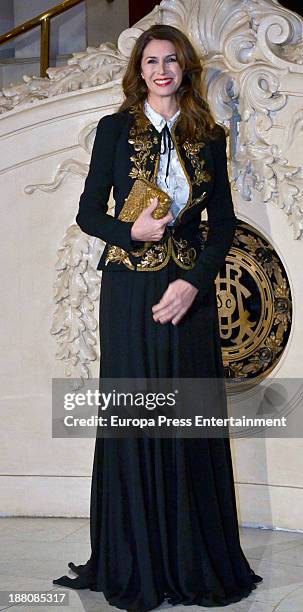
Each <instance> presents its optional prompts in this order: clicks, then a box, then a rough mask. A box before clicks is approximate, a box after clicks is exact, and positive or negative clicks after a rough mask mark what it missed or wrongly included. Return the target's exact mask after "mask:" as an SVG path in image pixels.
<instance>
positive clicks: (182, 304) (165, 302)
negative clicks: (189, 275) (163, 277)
mask: <svg viewBox="0 0 303 612" xmlns="http://www.w3.org/2000/svg"><path fill="white" fill-rule="evenodd" d="M198 291H199V290H198V289H197V288H196V287H194V285H192V284H191V283H189V282H188V281H185V280H183V279H182V278H178V279H177V280H175V281H173V282H172V283H169V285H168V287H167V289H166V291H164V293H163V295H162V298H161V300H160V302H158V304H155V305H154V306H153V307H152V311H153V318H154V321H159V323H167V322H168V321H171V322H172V324H173V325H176V324H177V323H179V321H180V320H181V319H182V317H183V316H184V315H185V313H186V312H187V311H188V309H189V307H190V306H191V305H192V303H193V301H194V299H195V297H196V295H197V293H198Z"/></svg>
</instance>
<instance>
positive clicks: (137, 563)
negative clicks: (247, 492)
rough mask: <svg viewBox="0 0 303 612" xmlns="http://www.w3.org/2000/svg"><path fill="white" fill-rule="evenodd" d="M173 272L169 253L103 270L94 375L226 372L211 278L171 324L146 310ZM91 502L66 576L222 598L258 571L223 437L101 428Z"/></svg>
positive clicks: (204, 599)
mask: <svg viewBox="0 0 303 612" xmlns="http://www.w3.org/2000/svg"><path fill="white" fill-rule="evenodd" d="M181 274H182V272H181V273H180V268H178V266H176V264H175V263H174V262H173V261H171V262H170V263H169V265H168V266H167V267H165V268H163V269H162V270H159V271H156V272H137V273H136V272H130V271H128V270H121V271H115V272H110V271H108V270H105V271H104V272H103V274H102V283H101V295H100V347H101V359H100V378H115V377H117V378H119V377H122V378H124V377H125V378H132V377H137V378H145V377H148V378H157V377H161V378H170V377H180V378H181V377H187V378H194V377H198V378H208V377H216V378H219V377H222V376H223V364H222V355H221V345H220V336H219V324H218V311H217V305H216V294H215V286H214V287H213V289H212V290H211V291H210V292H209V293H208V295H207V296H206V297H205V298H204V299H203V300H194V302H193V304H192V305H191V307H190V308H189V310H188V312H187V313H186V314H185V315H184V317H183V319H182V320H181V321H180V322H179V323H178V324H177V325H173V324H172V323H171V322H168V323H165V324H161V323H159V322H155V321H154V320H153V316H152V306H153V305H154V304H156V303H158V302H159V300H160V298H161V297H162V295H163V293H164V291H165V290H166V288H167V286H168V283H169V282H172V281H173V280H175V279H176V278H179V277H180V276H181ZM90 503H91V506H90V535H91V549H92V552H91V557H90V559H89V560H88V562H87V563H86V564H85V565H80V566H75V565H74V564H73V563H72V562H71V563H69V564H68V565H69V567H71V568H72V569H73V570H74V572H75V573H76V574H78V576H79V578H78V579H74V580H71V579H69V584H68V583H67V582H65V585H67V586H71V587H72V588H85V587H86V588H90V589H91V590H93V591H102V592H103V593H104V596H105V597H106V599H107V601H108V602H109V603H110V604H112V605H113V606H116V607H117V608H122V609H137V610H151V609H153V608H156V607H157V606H158V605H160V604H161V602H163V601H164V600H165V599H167V600H168V602H169V603H172V604H173V605H176V604H183V605H201V606H206V607H213V606H225V605H228V604H230V603H233V602H236V601H239V600H240V599H242V598H243V597H247V596H248V595H249V593H250V592H251V591H252V590H253V589H255V588H256V584H255V583H257V582H260V581H261V580H262V578H261V577H260V576H258V575H257V574H255V573H254V571H253V570H252V569H251V568H250V566H249V564H248V561H247V559H246V558H245V556H244V553H243V551H242V548H241V545H240V539H239V529H238V520H237V508H236V498H235V490H234V479H233V469H232V459H231V452H230V442H229V439H228V438H226V437H225V438H179V437H178V438H171V437H170V438H163V437H162V438H161V437H158V438H157V437H156V438H155V437H147V436H143V437H137V438H104V437H97V438H96V443H95V453H94V463H93V474H92V487H91V500H90ZM60 580H61V579H59V580H58V581H55V583H56V584H64V581H63V583H62V582H60ZM77 581H78V582H77ZM71 582H74V583H75V586H73V585H72V584H71Z"/></svg>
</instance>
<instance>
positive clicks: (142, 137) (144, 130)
mask: <svg viewBox="0 0 303 612" xmlns="http://www.w3.org/2000/svg"><path fill="white" fill-rule="evenodd" d="M176 124H177V121H176V122H175V124H174V125H173V127H172V130H171V134H172V139H173V142H174V144H175V147H176V152H177V155H178V158H179V161H180V163H181V166H182V168H183V171H184V173H185V176H186V178H187V181H188V184H189V196H188V200H187V202H186V204H185V206H184V207H183V208H182V209H181V211H180V212H179V214H178V215H177V217H176V219H178V220H179V219H180V218H181V216H182V215H183V214H184V212H185V210H188V209H189V208H191V207H192V206H195V205H196V204H198V203H199V202H201V201H202V200H203V199H204V198H205V196H206V192H205V191H204V192H203V193H202V195H201V196H198V197H196V198H194V199H192V183H195V184H197V185H200V184H201V182H203V181H210V180H211V177H210V175H209V174H208V172H206V170H205V169H203V166H204V164H205V160H200V159H199V157H198V153H199V151H200V149H201V148H202V147H203V146H204V143H203V142H199V143H193V142H189V141H185V142H184V143H183V145H182V146H183V148H184V150H185V152H186V155H187V157H188V159H189V160H190V161H191V164H192V166H193V168H194V172H195V175H194V179H193V181H191V179H190V177H189V175H188V173H187V170H186V167H185V164H184V161H183V159H182V156H181V154H180V151H179V146H178V143H177V139H176V138H175V133H174V132H175V128H176ZM152 131H153V127H152V124H151V122H150V121H149V120H148V119H147V118H146V121H143V122H137V121H135V122H134V125H133V126H132V127H131V129H130V138H129V140H128V142H129V143H130V144H132V145H133V146H134V150H135V154H134V155H132V156H131V157H130V159H131V161H132V162H133V164H134V165H133V167H132V168H131V171H130V172H129V176H130V177H132V178H135V179H136V178H139V177H144V178H146V179H147V180H150V181H152V182H154V183H156V180H157V172H158V167H159V162H160V154H159V152H157V153H156V154H155V153H151V150H152V148H153V146H154V145H155V144H157V143H158V139H157V136H155V135H154V136H152ZM155 157H156V161H155V165H154V172H153V176H152V177H151V173H152V172H151V170H147V168H146V165H147V162H148V160H149V158H150V159H151V160H152V161H154V160H155ZM125 199H127V198H125ZM175 221H176V220H175ZM143 244H144V243H143ZM147 244H148V243H147ZM149 244H150V243H149ZM129 254H131V255H133V256H134V257H140V262H138V263H137V264H136V266H134V265H133V264H132V262H131V260H130V258H129ZM170 257H172V258H173V259H174V261H175V263H176V264H177V265H178V266H180V267H181V268H184V269H191V268H193V267H194V265H195V261H196V258H197V253H196V250H195V249H194V248H193V247H188V245H187V241H186V240H184V239H182V238H181V239H179V240H176V239H175V238H174V237H173V236H169V237H168V240H167V241H164V242H161V243H153V244H151V246H148V247H146V246H145V247H144V246H143V247H142V248H141V249H137V250H133V251H130V253H128V252H127V251H125V250H124V249H122V248H121V247H118V246H115V245H109V248H108V252H107V256H106V260H105V265H107V264H108V263H109V262H117V263H119V264H120V263H122V264H123V265H125V266H126V267H127V268H129V269H131V270H138V271H142V272H143V271H155V270H160V269H161V268H164V267H165V266H166V264H167V263H168V261H169V259H170Z"/></svg>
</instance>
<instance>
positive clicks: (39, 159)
mask: <svg viewBox="0 0 303 612" xmlns="http://www.w3.org/2000/svg"><path fill="white" fill-rule="evenodd" d="M189 4H190V6H189ZM156 22H157V23H161V22H162V23H171V24H172V25H176V26H177V27H180V28H181V29H182V30H183V31H184V32H185V33H186V34H187V35H188V36H189V37H190V38H191V40H192V42H193V44H194V45H195V46H196V48H197V49H198V51H199V53H200V55H201V58H202V61H203V62H204V64H205V68H206V70H205V82H204V83H205V95H206V96H207V98H208V101H209V103H210V105H211V107H212V109H213V111H214V112H215V114H216V118H217V120H218V121H219V122H221V123H224V124H225V125H226V126H228V127H230V129H231V138H230V150H231V152H232V159H231V160H230V167H229V170H230V178H231V181H232V184H233V187H234V191H233V194H234V202H235V209H236V214H237V216H238V217H239V218H240V219H243V220H245V221H247V222H249V223H251V225H253V226H255V227H256V228H257V229H259V230H260V231H261V232H263V233H264V234H265V236H266V237H267V238H268V239H269V240H270V242H271V243H272V244H273V245H274V247H275V248H276V250H277V251H278V253H279V255H280V258H281V259H282V261H283V263H284V266H285V268H286V270H287V273H288V276H289V280H290V283H291V289H292V297H293V307H294V312H293V326H292V333H291V337H290V340H289V343H288V346H287V349H286V350H285V352H284V354H283V357H282V359H281V360H280V362H279V364H278V366H277V367H276V369H275V370H274V371H273V373H272V376H275V377H279V378H283V377H300V375H301V365H300V364H301V358H302V356H303V355H302V346H303V320H302V318H301V317H300V304H301V303H302V282H301V280H302V274H301V269H302V266H301V253H302V239H301V237H302V196H303V190H302V154H303V143H302V116H303V115H302V86H301V83H302V72H303V65H302V64H303V60H302V57H303V53H302V48H303V47H302V19H301V18H300V17H299V16H297V15H295V14H291V13H290V12H289V11H286V10H285V9H284V8H282V7H281V6H280V5H279V4H278V3H277V2H274V1H265V0H255V1H254V0H244V1H243V2H234V1H233V0H220V1H218V0H216V1H215V0H207V1H205V0H204V1H203V2H202V0H201V1H198V0H190V2H188V1H187V2H185V0H163V1H162V3H161V5H160V6H159V7H156V8H155V9H154V11H153V12H152V13H151V14H150V15H148V16H147V18H145V19H144V20H142V21H140V22H139V23H138V24H136V27H134V28H131V29H130V30H126V31H124V32H122V33H121V35H120V37H119V40H118V44H117V47H116V46H114V45H110V44H108V45H107V44H102V45H100V47H99V48H96V49H95V48H90V49H88V51H87V52H85V53H78V54H74V57H73V58H72V59H71V60H69V63H68V65H67V66H66V67H60V68H54V69H49V73H48V74H49V78H48V79H45V80H41V79H34V78H33V79H29V80H26V82H24V83H23V84H21V85H20V86H19V87H13V88H6V89H5V90H4V91H3V92H2V96H0V109H2V117H1V120H0V150H1V151H3V154H2V155H1V162H0V163H1V170H0V189H1V193H3V194H5V197H4V198H3V203H2V208H3V221H4V222H3V223H2V224H1V230H0V231H1V245H2V249H3V251H2V252H3V261H4V262H5V264H4V266H3V271H4V274H3V279H2V284H3V294H5V296H6V297H5V299H4V300H3V304H4V310H3V315H2V317H1V322H2V325H3V328H4V329H3V336H4V345H5V350H4V352H3V358H2V360H3V363H2V364H1V372H2V381H3V384H2V387H1V394H2V398H1V405H2V414H3V425H4V426H3V428H2V434H1V436H2V437H3V439H2V440H1V441H0V448H2V461H1V466H2V468H1V469H2V477H1V480H2V483H3V484H2V487H4V489H5V493H6V495H5V496H4V499H6V502H5V506H4V512H7V513H12V514H42V515H43V514H49V515H76V516H77V515H81V516H84V515H87V514H88V505H89V485H90V475H91V464H92V451H93V440H86V441H85V440H82V441H80V440H74V441H71V440H68V441H64V440H58V439H57V440H55V439H51V378H52V377H60V376H64V366H63V362H62V361H61V360H56V358H55V352H56V343H55V337H58V338H59V339H60V337H61V339H60V342H59V343H58V356H62V354H64V352H66V351H68V350H69V351H70V358H69V359H67V364H66V369H67V370H70V372H71V373H72V375H73V376H78V375H84V376H86V375H88V374H89V375H90V376H97V373H98V362H97V360H96V356H97V351H98V340H97V329H93V328H94V322H93V323H91V320H90V322H89V321H86V329H85V330H84V332H83V333H82V335H81V338H79V339H75V340H73V339H72V337H71V336H68V337H67V339H66V335H64V334H67V333H68V331H69V323H68V317H67V319H66V320H67V323H66V321H65V322H62V321H64V315H65V314H66V313H67V312H68V309H69V308H70V306H72V307H73V308H75V309H77V310H78V314H79V308H81V299H79V297H80V298H81V295H82V296H83V289H81V284H80V280H81V279H83V278H84V280H85V279H88V275H89V274H91V272H92V270H93V269H94V262H95V259H96V255H98V254H99V252H100V249H101V248H102V244H101V242H100V241H98V240H95V239H93V238H86V236H85V235H83V234H82V233H81V232H80V230H79V229H78V228H77V226H73V222H74V216H75V214H76V212H77V207H78V201H79V196H80V193H81V191H82V188H83V181H84V176H85V173H86V171H87V168H88V166H87V164H88V162H89V152H88V151H89V147H90V145H91V143H92V136H93V132H92V131H91V130H92V129H93V128H94V127H95V125H96V123H97V121H98V119H99V118H100V117H101V115H103V114H107V113H109V112H111V111H112V110H114V109H115V108H116V105H117V104H118V103H119V101H120V100H121V99H122V97H121V87H120V83H121V77H122V74H123V71H124V69H125V66H126V63H127V59H128V56H129V53H130V50H131V48H132V44H133V41H134V38H136V37H137V36H138V35H139V34H140V33H141V31H142V30H144V29H146V28H147V27H149V25H151V24H152V23H156ZM237 113H238V114H239V115H240V119H239V117H238V119H237ZM59 248H60V249H61V250H60V253H58V249H59ZM71 248H72V255H73V259H72V260H71V259H65V255H66V254H68V255H69V254H70V252H71ZM85 250H87V252H86V253H85ZM83 251H84V255H83ZM66 262H67V263H66ZM81 262H82V263H81ZM83 262H84V264H83ZM81 265H83V268H82V267H81ZM62 270H63V272H64V274H65V280H67V281H68V285H67V286H68V290H67V294H66V296H65V302H64V303H63V305H62V301H61V300H60V299H59V298H60V295H61V294H60V293H59V292H60V291H62V287H63V284H62ZM93 274H94V273H93ZM90 278H92V279H93V283H94V284H95V283H96V287H97V282H98V281H97V280H96V279H97V276H96V275H93V277H90ZM55 281H57V290H56V294H55V298H54V297H53V287H52V285H53V283H54V282H55ZM90 286H92V282H91V284H90ZM94 286H95V285H94ZM86 291H88V290H86ZM81 292H82V293H81ZM88 297H89V299H90V300H91V302H92V303H94V306H95V312H94V317H95V320H96V319H97V300H95V297H96V295H95V294H94V292H93V293H90V294H89V296H88ZM70 312H71V311H70ZM89 325H91V328H90V330H89ZM50 329H52V332H53V335H52V336H51V334H50ZM88 331H90V333H92V334H93V335H94V337H95V340H96V342H95V344H94V345H93V347H92V348H93V350H92V351H90V352H89V353H88V352H87V350H86V349H87V345H88ZM61 334H62V336H61ZM94 351H96V352H95V353H94ZM302 446H303V444H302V441H301V439H297V438H295V439H291V440H288V439H285V440H283V439H269V440H264V439H260V440H258V439H241V440H233V443H232V448H233V454H234V469H235V479H236V486H237V495H238V508H239V515H240V521H241V523H242V524H254V525H266V526H269V527H271V526H278V527H282V528H290V529H303V524H302V516H303V512H302V511H303V480H302V473H303V472H302V469H300V468H302V464H303V452H302ZM62 491H64V492H65V495H62ZM66 492H67V495H66ZM71 499H72V500H73V501H72V502H71Z"/></svg>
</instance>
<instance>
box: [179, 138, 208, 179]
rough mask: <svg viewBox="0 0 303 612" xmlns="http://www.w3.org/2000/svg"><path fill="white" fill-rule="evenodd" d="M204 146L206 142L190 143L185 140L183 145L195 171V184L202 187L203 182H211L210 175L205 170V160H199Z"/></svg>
mask: <svg viewBox="0 0 303 612" xmlns="http://www.w3.org/2000/svg"><path fill="white" fill-rule="evenodd" d="M204 146H205V143H204V142H190V141H189V140H185V142H184V143H183V149H184V150H185V153H186V156H187V157H188V159H189V160H190V161H191V164H192V166H193V168H194V170H195V176H194V180H193V182H194V183H195V184H196V185H201V183H203V182H208V181H211V176H210V174H209V173H208V172H207V170H205V169H204V166H205V159H199V155H198V153H199V152H200V150H201V149H202V148H203V147H204Z"/></svg>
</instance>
